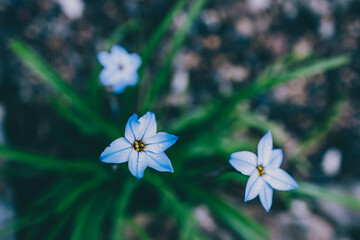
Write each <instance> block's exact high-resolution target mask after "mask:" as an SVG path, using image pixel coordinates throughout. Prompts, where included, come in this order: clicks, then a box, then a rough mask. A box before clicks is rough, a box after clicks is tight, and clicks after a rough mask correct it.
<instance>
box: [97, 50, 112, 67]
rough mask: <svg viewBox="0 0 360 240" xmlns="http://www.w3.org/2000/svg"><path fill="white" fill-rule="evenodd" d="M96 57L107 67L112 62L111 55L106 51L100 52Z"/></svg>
mask: <svg viewBox="0 0 360 240" xmlns="http://www.w3.org/2000/svg"><path fill="white" fill-rule="evenodd" d="M97 57H98V59H99V62H100V63H101V65H103V66H106V67H109V66H112V65H113V64H114V63H113V61H112V57H111V55H110V54H109V53H107V52H100V53H99V54H98V56H97Z"/></svg>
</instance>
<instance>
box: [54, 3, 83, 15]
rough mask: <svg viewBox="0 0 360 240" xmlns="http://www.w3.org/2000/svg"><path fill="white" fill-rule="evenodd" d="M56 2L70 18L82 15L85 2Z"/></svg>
mask: <svg viewBox="0 0 360 240" xmlns="http://www.w3.org/2000/svg"><path fill="white" fill-rule="evenodd" d="M56 2H58V3H59V5H60V7H61V9H62V11H63V12H64V13H65V15H66V16H67V17H68V18H70V19H78V18H80V17H81V16H82V15H83V12H84V8H85V4H84V2H83V1H82V0H56Z"/></svg>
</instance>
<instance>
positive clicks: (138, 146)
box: [132, 140, 145, 152]
mask: <svg viewBox="0 0 360 240" xmlns="http://www.w3.org/2000/svg"><path fill="white" fill-rule="evenodd" d="M132 147H133V148H134V149H135V151H137V152H141V151H143V150H144V149H145V143H144V142H143V141H141V140H135V141H134V143H133V145H132Z"/></svg>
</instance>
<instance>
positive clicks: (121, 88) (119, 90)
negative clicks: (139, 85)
mask: <svg viewBox="0 0 360 240" xmlns="http://www.w3.org/2000/svg"><path fill="white" fill-rule="evenodd" d="M126 87H127V84H126V83H124V82H119V83H117V84H115V85H114V86H113V90H114V93H122V92H123V91H124V90H125V88H126Z"/></svg>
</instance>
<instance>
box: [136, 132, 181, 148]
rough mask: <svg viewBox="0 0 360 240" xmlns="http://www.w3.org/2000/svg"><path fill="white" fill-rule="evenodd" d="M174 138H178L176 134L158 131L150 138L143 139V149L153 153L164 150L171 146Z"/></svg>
mask: <svg viewBox="0 0 360 240" xmlns="http://www.w3.org/2000/svg"><path fill="white" fill-rule="evenodd" d="M176 140H178V137H177V136H174V135H171V134H168V133H165V132H159V133H156V134H155V135H154V136H152V137H150V138H144V139H143V141H144V143H145V145H146V147H145V150H146V151H150V152H154V153H160V152H164V151H165V150H166V149H168V148H169V147H170V146H172V145H173V144H174V143H175V142H176Z"/></svg>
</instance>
